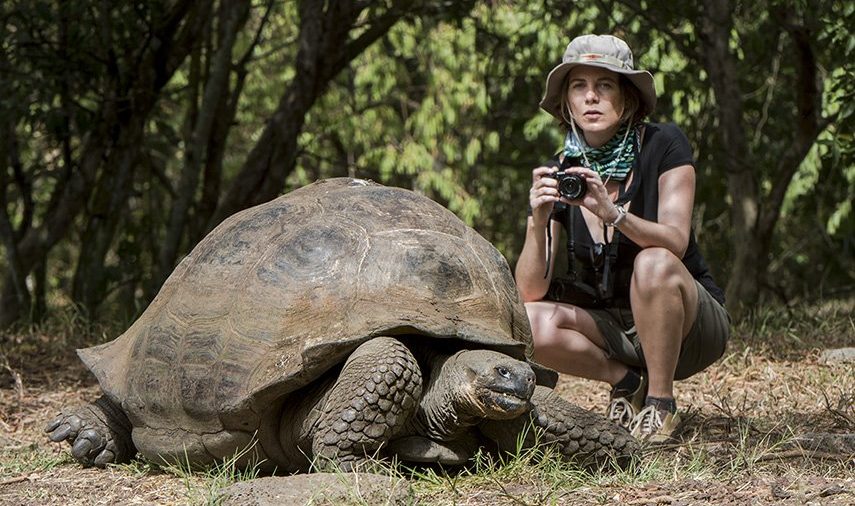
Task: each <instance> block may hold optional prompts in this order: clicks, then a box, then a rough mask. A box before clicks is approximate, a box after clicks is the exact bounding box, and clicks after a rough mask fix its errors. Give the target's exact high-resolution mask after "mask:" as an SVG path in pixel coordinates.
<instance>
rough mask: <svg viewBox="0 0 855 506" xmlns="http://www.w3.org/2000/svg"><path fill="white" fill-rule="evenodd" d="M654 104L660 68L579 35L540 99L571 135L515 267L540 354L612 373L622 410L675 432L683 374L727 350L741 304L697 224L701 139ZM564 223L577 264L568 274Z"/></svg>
mask: <svg viewBox="0 0 855 506" xmlns="http://www.w3.org/2000/svg"><path fill="white" fill-rule="evenodd" d="M655 104H656V92H655V89H654V85H653V76H652V75H651V74H650V73H649V72H647V71H643V70H634V69H633V58H632V52H631V51H630V49H629V47H628V46H627V44H626V43H625V42H624V41H622V40H620V39H618V38H616V37H613V36H609V35H584V36H581V37H577V38H575V39H573V41H572V42H570V44H569V45H568V46H567V50H566V51H565V52H564V57H563V59H562V63H561V64H559V65H558V66H556V67H555V68H554V69H552V71H551V72H550V73H549V76H548V78H547V83H546V92H545V94H544V97H543V100H542V101H541V103H540V106H541V107H542V108H543V109H544V110H546V111H547V112H549V113H550V114H552V115H553V116H555V117H556V118H557V119H558V120H559V121H560V122H561V124H562V126H564V127H566V128H567V137H566V140H565V146H564V150H563V152H562V154H561V155H560V156H559V159H558V160H557V161H556V162H555V163H552V164H548V165H546V166H541V167H537V168H535V169H534V170H533V171H532V186H531V192H530V200H529V202H530V205H531V216H530V217H529V218H528V223H527V230H526V238H525V244H524V246H523V250H522V253H521V254H520V258H519V261H518V263H517V267H516V280H517V283H518V286H519V289H520V293H521V295H522V297H523V301H524V302H525V303H526V310H527V312H528V317H529V320H530V322H531V327H532V332H533V334H534V345H535V352H534V356H535V359H536V360H537V361H539V362H541V363H543V364H545V365H547V366H550V367H553V368H555V369H557V370H558V371H561V372H563V373H567V374H572V375H575V376H581V377H584V378H590V379H595V380H599V381H604V382H608V383H609V384H610V385H611V386H612V390H611V396H610V404H609V409H608V416H609V418H611V419H612V420H614V421H615V422H616V423H619V424H621V425H623V426H625V427H627V428H628V429H630V431H631V432H632V433H633V435H635V436H636V437H639V438H641V439H645V440H648V441H651V442H664V441H668V440H669V439H671V437H672V436H673V434H674V433H675V430H676V429H677V427H678V425H679V423H680V417H679V415H678V413H677V405H676V402H675V400H674V380H679V379H683V378H687V377H689V376H691V375H693V374H695V373H697V372H699V371H701V370H703V369H704V368H706V367H707V366H708V365H710V364H711V363H713V362H714V361H715V360H717V359H718V358H719V357H721V355H722V354H723V353H724V349H725V345H726V342H727V339H728V335H729V323H730V317H729V315H728V314H727V311H725V309H724V306H723V304H724V296H723V293H722V291H721V289H720V288H719V287H718V286H716V284H715V282H714V281H713V279H712V276H711V275H710V273H709V269H708V267H707V265H706V263H705V262H704V260H703V257H702V256H701V254H700V252H699V251H698V247H697V245H696V243H695V238H694V234H693V232H692V229H691V223H692V206H693V204H694V198H695V169H694V166H693V165H694V161H693V158H692V151H691V147H690V146H689V143H688V140H687V139H686V137H685V135H684V134H683V133H682V132H681V131H680V130H679V128H677V127H676V126H675V125H673V124H656V123H644V122H643V121H642V120H643V118H644V117H645V116H646V115H647V114H649V113H650V112H652V111H653V108H654V106H655ZM558 164H561V168H562V171H561V172H559V173H557V172H556V171H557V167H556V165H558ZM571 175H572V176H579V177H581V180H580V181H581V182H582V183H584V184H581V185H576V186H584V189H585V193H584V194H583V195H582V196H578V197H577V196H575V195H573V194H572V191H573V190H575V189H576V188H574V185H573V182H572V181H571V179H572V178H571V177H568V176H571ZM580 181H577V183H578V182H580ZM562 195H563V196H562ZM568 197H569V198H568ZM571 199H573V200H571ZM560 227H564V230H565V232H566V233H567V237H568V260H569V262H568V263H569V269H568V277H567V278H563V279H556V278H554V277H553V275H552V274H553V268H554V263H555V260H554V259H555V257H556V253H557V248H558V245H557V242H558V241H552V240H551V239H552V237H558V232H559V231H560Z"/></svg>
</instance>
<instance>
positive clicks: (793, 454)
mask: <svg viewBox="0 0 855 506" xmlns="http://www.w3.org/2000/svg"><path fill="white" fill-rule="evenodd" d="M799 457H807V458H814V459H828V460H848V459H850V458H853V456H852V455H844V454H842V453H831V452H809V451H804V450H787V451H783V452H775V453H767V454H765V455H761V456H759V457H757V461H758V462H762V461H766V460H778V459H780V460H783V459H795V458H799Z"/></svg>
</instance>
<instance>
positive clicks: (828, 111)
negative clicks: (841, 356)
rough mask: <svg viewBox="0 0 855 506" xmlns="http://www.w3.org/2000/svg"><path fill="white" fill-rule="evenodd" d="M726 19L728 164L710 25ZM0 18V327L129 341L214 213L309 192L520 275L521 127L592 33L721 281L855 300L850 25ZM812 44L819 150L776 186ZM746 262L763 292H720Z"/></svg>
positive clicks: (310, 9) (247, 8)
mask: <svg viewBox="0 0 855 506" xmlns="http://www.w3.org/2000/svg"><path fill="white" fill-rule="evenodd" d="M720 5H728V6H730V7H731V8H730V9H729V10H727V15H728V18H727V19H726V21H727V22H728V23H730V26H731V28H730V31H729V32H727V33H726V35H727V37H728V41H727V42H728V44H729V46H728V53H727V54H728V57H730V58H731V60H732V63H733V64H734V65H735V68H736V70H737V73H736V75H737V79H736V81H737V82H736V83H734V84H735V85H736V89H737V90H738V92H739V93H738V95H739V103H740V106H739V107H740V109H739V111H738V118H737V119H738V123H739V129H741V130H740V131H741V132H743V134H742V135H741V139H743V140H744V144H745V147H744V150H743V151H741V159H738V160H735V161H734V160H733V159H732V156H733V153H734V150H733V149H732V148H733V145H732V144H729V143H728V142H729V141H726V139H727V137H726V136H725V135H724V133H723V132H724V131H725V126H726V125H725V124H724V123H723V121H724V120H723V118H724V117H725V116H723V115H722V112H723V110H725V109H727V108H728V107H729V105H728V104H725V103H723V102H722V95H721V94H720V93H719V92H718V91H716V87H715V80H714V79H713V78H714V77H715V76H716V74H715V71H714V69H713V67H712V66H713V65H714V64H715V63H717V60H715V59H714V58H713V59H711V58H710V57H709V54H708V52H709V51H710V47H711V44H712V42H711V36H710V33H709V30H708V28H709V27H708V25H705V23H706V22H707V21H708V19H709V17H710V16H711V13H712V11H713V10H714V8H716V6H720ZM0 19H2V23H0V37H2V39H0V40H2V42H0V49H2V51H0V72H2V73H3V79H2V80H0V239H2V247H0V258H2V265H3V266H4V267H5V269H4V271H5V273H4V279H3V280H2V287H0V290H1V291H2V293H0V296H2V301H3V304H2V308H0V325H8V324H9V323H11V322H12V321H15V320H18V321H20V320H38V319H40V318H42V317H44V315H45V314H47V313H49V312H52V311H56V310H57V309H58V308H62V307H68V306H73V307H76V308H79V310H80V312H81V313H82V314H85V315H86V316H87V317H88V318H93V319H101V318H106V319H109V320H110V321H115V320H126V321H127V320H130V319H132V318H133V317H134V316H135V315H136V314H138V313H139V312H140V311H141V310H142V309H143V308H145V307H146V305H147V304H148V302H149V301H150V300H151V299H152V298H153V296H154V295H155V294H156V293H157V290H158V289H159V287H160V285H161V283H162V282H163V281H164V280H165V279H166V277H167V276H168V274H169V273H170V272H171V270H172V268H173V267H174V266H175V265H176V263H177V262H178V261H180V259H181V257H182V256H183V255H185V254H186V253H187V252H189V251H190V250H191V249H192V247H193V246H194V245H195V244H196V243H197V242H198V241H199V240H200V239H201V238H202V237H203V236H204V234H205V233H206V232H207V231H209V230H210V229H211V228H212V227H213V226H215V225H216V224H217V223H219V221H220V220H221V219H222V218H223V217H224V216H226V215H228V214H230V213H231V212H234V211H236V210H239V209H241V208H244V207H248V206H250V205H253V204H255V203H258V202H260V201H263V200H266V199H269V198H272V197H273V196H275V195H277V194H279V193H281V192H284V191H288V190H290V189H293V188H295V187H297V186H300V185H303V184H306V183H308V182H310V181H313V180H315V179H317V178H320V177H333V176H355V177H364V178H370V179H374V180H378V181H381V182H383V183H387V184H392V185H397V186H403V187H407V188H411V189H413V190H415V191H417V192H420V193H424V194H426V195H428V196H430V197H431V198H434V199H435V200H437V201H439V202H441V203H442V204H444V205H446V206H447V207H448V208H449V209H451V210H452V211H453V212H455V213H457V214H458V216H460V217H461V218H462V219H463V220H464V221H466V222H467V223H469V224H470V225H472V226H473V227H475V228H476V229H477V230H478V231H479V232H481V233H482V234H483V235H485V236H486V237H487V238H488V239H489V240H490V241H491V242H493V243H494V244H495V245H496V246H497V247H498V248H499V249H500V251H501V252H502V253H503V254H504V255H505V256H506V258H508V260H509V262H510V263H511V264H512V265H513V263H514V262H515V260H516V256H517V255H518V253H519V251H520V249H521V246H522V240H523V237H524V235H523V231H524V223H525V219H526V209H527V193H528V189H529V184H530V183H529V181H530V170H531V169H532V168H533V167H535V166H536V165H537V164H539V163H540V162H542V161H544V160H546V159H548V158H549V157H550V156H551V155H552V154H553V153H554V152H555V150H556V149H557V148H558V146H559V145H560V142H561V136H562V132H561V131H560V130H559V129H558V128H557V127H556V124H555V121H554V120H553V119H552V118H551V117H550V116H549V115H548V114H546V113H544V112H542V111H540V110H539V109H538V108H537V103H538V101H539V99H540V97H541V94H542V90H543V85H544V81H545V75H546V73H547V71H548V70H549V69H550V68H551V67H552V66H553V65H554V64H555V63H556V62H557V61H559V58H560V55H561V52H562V51H563V48H564V45H565V44H566V42H567V41H569V39H570V37H571V36H572V35H575V34H580V33H585V32H596V33H615V34H617V35H619V36H622V37H624V38H625V39H627V40H628V42H629V43H630V45H631V47H633V49H634V51H635V55H636V62H637V65H638V66H639V67H641V68H646V69H649V70H651V71H652V72H653V73H654V75H655V76H656V86H657V89H658V90H659V106H658V108H657V111H656V113H655V115H654V116H653V117H652V118H651V119H652V120H654V121H675V122H676V123H677V124H678V125H679V126H680V127H681V128H682V129H683V130H684V131H685V132H686V133H687V135H688V137H689V139H690V141H691V143H692V145H693V147H694V149H695V154H696V159H697V171H698V188H697V198H696V207H695V209H696V214H695V219H694V225H695V230H696V233H697V235H698V238H699V241H700V243H701V247H702V250H703V251H704V254H705V256H706V257H707V260H708V263H710V264H711V266H712V268H713V272H714V274H715V276H716V278H717V279H718V280H719V282H720V284H724V283H725V281H727V280H730V281H731V282H733V281H734V278H736V281H739V282H744V283H749V284H753V285H756V288H758V289H762V290H763V292H762V294H767V295H768V294H774V296H776V297H779V298H782V299H784V300H787V301H790V300H793V299H797V298H800V297H808V298H809V297H816V296H818V295H821V296H837V295H841V294H842V295H845V294H846V293H847V292H849V291H851V289H852V287H853V281H852V280H853V277H855V271H853V262H852V261H851V260H852V258H853V254H852V251H853V247H855V245H853V242H852V241H853V239H852V238H853V237H855V218H853V210H852V204H851V203H852V201H853V200H854V199H853V197H855V157H854V156H853V153H855V145H854V144H853V138H852V137H853V121H855V114H853V113H855V105H853V104H855V100H853V98H855V88H853V86H855V85H853V82H855V79H853V78H855V71H853V67H852V65H851V63H850V62H851V61H852V60H853V56H855V43H853V42H852V38H851V36H849V31H848V27H849V26H852V24H853V22H855V7H853V6H852V5H849V4H848V3H846V2H842V1H831V0H825V1H822V2H815V3H812V4H811V5H810V6H808V5H807V4H805V3H804V2H800V1H796V0H764V1H762V2H754V3H750V2H742V1H737V0H733V1H731V2H729V1H726V0H705V1H703V2H694V3H692V2H685V3H680V4H679V5H676V6H675V5H670V4H668V5H665V4H657V3H654V2H643V1H633V0H623V1H606V0H601V1H597V2H590V3H587V4H584V6H583V4H581V3H578V2H554V1H551V0H541V1H537V2H474V1H470V2H445V1H441V0H435V1H423V2H421V1H420V2H417V1H411V0H387V1H384V2H373V3H372V2H358V1H341V2H313V1H309V0H304V1H299V2H276V1H274V0H265V1H260V2H255V3H249V2H225V1H214V0H209V1H206V2H189V1H187V0H146V1H143V2H117V3H115V5H111V6H110V8H109V9H107V8H103V7H102V6H99V5H92V3H91V2H85V1H79V0H71V1H67V2H48V1H45V0H38V1H20V0H13V1H10V2H5V3H3V5H2V6H0ZM705 20H707V21H705ZM804 34H807V35H805V36H806V37H807V41H808V44H806V45H805V44H804V41H803V40H801V39H799V37H801V36H802V35H804ZM800 41H801V43H802V45H801V46H800V45H799V44H800ZM805 47H808V48H809V52H810V54H812V55H813V56H814V57H815V59H816V65H815V67H814V70H816V72H817V79H816V82H817V84H818V85H819V86H820V91H821V109H820V113H819V114H818V118H819V123H818V126H819V128H818V130H817V132H816V134H815V138H814V139H809V140H808V141H805V142H807V143H808V144H807V147H808V148H809V149H806V150H805V153H806V154H805V155H804V156H801V157H800V158H799V156H794V157H792V158H793V160H795V161H794V162H793V163H791V164H790V165H789V166H786V167H785V166H782V165H781V164H780V163H779V162H780V160H781V159H782V158H786V157H785V156H784V154H785V153H787V150H788V149H790V148H791V146H793V145H794V144H797V143H795V142H794V141H793V138H794V137H793V135H794V131H795V130H796V128H795V125H796V123H797V122H796V119H798V114H799V112H798V109H797V105H798V104H799V100H800V95H799V92H798V90H799V89H800V88H799V86H800V83H801V82H802V81H800V79H801V77H800V76H802V75H803V74H804V68H803V67H800V66H799V60H798V59H797V58H796V57H795V56H794V55H797V54H801V53H799V51H802V52H804V50H805ZM705 51H707V53H705ZM718 63H720V62H718ZM740 164H741V165H740ZM736 166H744V167H747V168H748V169H749V170H750V174H751V178H750V180H749V182H750V183H751V184H753V185H756V187H757V191H756V192H755V193H753V194H751V195H749V197H750V198H751V199H753V200H754V202H755V204H756V206H757V207H758V208H759V209H760V217H761V219H760V220H758V221H757V222H756V223H752V222H750V220H748V221H745V223H744V224H742V222H740V221H739V216H738V215H735V214H734V213H733V211H734V209H736V206H734V199H735V198H737V197H736V196H735V192H736V191H737V190H738V189H739V185H738V184H737V183H736V179H735V178H734V171H735V167H736ZM787 167H792V168H793V170H792V171H790V170H789V168H787ZM778 186H780V187H781V188H783V189H784V190H785V191H784V193H783V197H782V198H781V200H780V202H777V201H776V198H777V197H776V195H777V194H776V187H778ZM764 226H765V228H764ZM743 232H745V233H746V234H747V236H744V235H740V234H742V233H743ZM752 234H753V235H752ZM767 236H768V237H767ZM741 237H758V238H760V239H758V240H757V242H756V243H755V242H752V243H751V244H748V243H747V242H746V243H745V244H743V242H744V241H743V240H741V239H739V238H741ZM752 241H753V239H752ZM752 248H753V249H752ZM746 253H747V254H746ZM746 261H749V262H751V263H752V264H753V266H754V268H755V269H756V270H757V272H758V276H757V278H756V279H754V278H753V277H752V276H739V275H731V274H732V273H733V272H742V271H741V270H740V269H741V267H740V266H739V265H741V264H740V262H746ZM737 264H739V265H737ZM743 278H744V279H743ZM752 300H753V299H752Z"/></svg>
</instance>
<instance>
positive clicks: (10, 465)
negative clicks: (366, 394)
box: [0, 299, 855, 505]
mask: <svg viewBox="0 0 855 506" xmlns="http://www.w3.org/2000/svg"><path fill="white" fill-rule="evenodd" d="M853 314H855V299H853V300H847V301H833V302H826V303H821V304H814V305H811V306H798V307H790V308H786V307H767V308H761V309H758V310H756V311H754V312H753V313H752V315H750V316H749V318H747V319H746V320H744V321H742V322H740V323H739V324H737V325H735V326H734V337H733V340H732V342H731V344H730V346H729V349H728V351H727V353H726V355H725V357H723V358H722V359H721V360H720V361H719V362H717V363H716V364H715V365H713V366H712V367H711V368H710V369H708V370H707V371H705V372H703V373H701V374H699V375H697V376H695V377H693V378H691V379H689V380H687V381H685V382H680V383H679V384H678V386H677V389H678V391H677V393H678V404H679V405H680V409H681V411H682V413H683V414H684V416H683V418H684V420H685V421H686V423H685V431H684V433H683V436H682V440H681V441H680V443H679V444H675V445H671V446H668V447H660V448H657V449H648V450H646V451H645V452H644V455H643V456H642V457H641V458H640V459H638V460H636V461H635V462H633V463H632V465H631V466H630V467H629V468H628V469H626V470H622V471H617V472H615V471H613V470H602V471H601V470H595V471H588V470H584V469H581V468H579V467H578V466H575V465H573V464H571V463H566V462H562V461H560V459H558V458H557V457H556V456H555V455H554V454H552V453H551V452H550V451H549V450H548V449H544V448H533V449H527V450H518V451H517V452H516V453H515V454H514V455H512V456H510V457H506V458H498V457H496V456H493V455H491V454H489V453H487V452H480V453H478V454H477V455H476V457H475V458H474V459H473V460H472V462H471V463H470V464H469V465H468V466H466V467H464V468H462V469H454V470H443V469H440V468H408V467H404V466H395V465H388V464H383V463H379V462H375V466H374V468H373V469H374V471H378V470H379V472H381V473H382V474H384V475H386V476H389V477H390V479H392V480H397V479H404V478H405V479H406V480H407V481H408V482H409V484H410V486H411V488H412V490H413V493H414V495H415V498H416V499H417V500H418V502H419V503H420V504H438V505H443V504H455V505H466V504H508V505H524V504H613V503H618V502H621V503H629V504H633V503H635V504H648V503H669V502H670V503H675V502H680V501H682V502H684V503H689V504H698V503H709V504H726V503H727V504H729V503H731V502H744V503H756V504H766V503H774V502H777V501H779V500H782V499H788V500H793V499H797V500H799V501H801V502H806V501H809V500H813V501H819V502H822V503H823V504H825V503H829V504H851V503H853V502H855V494H853V490H855V479H853V474H852V471H853V468H855V455H848V456H847V455H844V454H839V455H834V452H833V451H832V450H833V449H828V448H824V449H821V450H819V451H814V450H813V449H811V448H809V447H807V446H806V445H805V444H804V438H805V437H806V435H809V434H811V433H821V434H824V433H827V434H838V435H840V434H852V433H855V407H853V399H855V365H853V364H852V363H849V364H833V365H829V364H825V363H823V362H822V361H820V360H819V357H820V354H821V352H822V350H824V349H827V348H839V347H844V346H852V345H853V343H855V321H853ZM113 335H117V333H115V332H112V331H108V330H104V329H95V330H93V327H91V326H89V325H86V324H84V323H83V322H81V321H79V319H74V318H73V317H69V318H68V319H66V320H65V321H60V322H52V323H48V324H45V325H42V326H40V327H37V328H32V329H25V330H22V331H18V332H16V333H14V334H13V335H6V336H5V337H4V336H0V504H21V503H27V502H30V503H32V502H35V503H49V502H55V503H62V504H66V503H68V504H111V503H116V502H124V503H131V504H132V503H134V502H136V503H141V504H152V503H154V504H218V503H219V501H220V500H221V492H222V490H223V489H225V488H226V487H228V486H229V485H231V484H233V483H237V482H241V481H245V480H250V479H255V478H256V477H257V476H258V472H257V466H250V467H249V468H248V470H241V469H240V467H239V466H238V465H237V462H238V460H239V459H240V457H241V455H240V454H239V455H236V456H235V457H234V458H232V459H228V460H226V461H225V462H223V463H221V464H219V465H216V466H210V467H207V468H201V469H199V468H195V467H193V466H190V465H189V464H187V463H186V462H185V463H183V464H173V465H163V466H159V465H154V464H151V463H146V462H144V461H142V460H135V461H133V462H131V463H130V464H125V465H121V466H112V467H111V468H109V469H107V470H93V469H86V470H84V469H81V468H80V467H79V466H77V465H76V464H75V463H73V461H72V459H71V458H70V456H69V454H68V451H67V447H66V446H59V445H53V444H49V443H47V442H46V440H45V437H44V435H43V434H42V433H41V427H42V425H43V424H44V423H45V421H46V420H48V419H50V417H52V416H53V414H54V413H55V412H56V411H57V410H58V409H59V408H60V407H61V406H63V405H67V404H72V403H77V402H83V401H85V400H91V399H92V398H94V397H96V396H97V387H96V386H95V385H94V383H93V382H92V379H91V377H90V376H89V374H88V373H87V372H86V371H85V370H83V368H82V367H81V366H80V364H79V362H78V361H77V360H76V358H75V357H74V356H73V352H72V351H71V349H72V348H73V347H79V346H85V345H87V344H90V343H91V344H94V343H98V342H103V341H105V340H107V339H109V336H113ZM558 392H559V394H560V395H562V396H564V397H566V398H569V399H571V400H573V401H574V402H576V403H578V404H580V405H582V406H584V407H587V408H589V409H594V410H600V409H602V406H604V405H605V403H606V396H607V391H606V389H605V388H604V387H602V386H601V385H596V384H593V383H590V382H585V381H584V380H578V379H574V378H568V377H562V379H561V382H560V383H559V386H558ZM336 476H337V479H338V480H339V481H340V482H341V484H342V486H344V487H345V488H347V487H350V492H349V493H348V495H347V500H346V503H348V504H376V503H383V502H384V501H386V502H389V500H390V498H391V496H389V495H387V496H385V497H386V499H382V498H381V499H380V500H374V501H373V502H368V501H367V500H366V499H365V497H367V496H365V495H364V493H363V492H364V490H362V489H360V486H359V484H358V482H356V481H355V478H354V476H353V475H351V474H349V473H338V474H337V475H336ZM315 499H316V500H315ZM375 499H376V498H375ZM313 501H314V503H321V504H322V503H324V500H323V498H322V497H321V496H320V495H318V496H317V497H316V498H314V499H313Z"/></svg>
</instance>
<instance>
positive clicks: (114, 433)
mask: <svg viewBox="0 0 855 506" xmlns="http://www.w3.org/2000/svg"><path fill="white" fill-rule="evenodd" d="M45 432H47V433H48V437H49V438H50V440H51V441H53V442H60V441H64V440H65V441H68V444H69V445H71V455H72V456H73V457H74V458H75V460H77V461H78V462H80V463H81V464H83V466H84V467H89V466H96V467H104V466H106V465H107V464H114V463H115V464H118V463H122V462H127V461H129V460H130V459H131V457H133V456H134V454H136V452H137V449H136V448H135V447H134V443H133V441H132V440H131V422H130V421H129V420H128V417H127V416H126V415H125V413H124V411H122V408H120V407H119V406H117V405H116V404H115V403H114V402H113V401H111V400H110V399H108V398H107V396H106V395H102V396H101V397H99V398H98V399H97V400H96V401H95V402H92V403H89V404H84V405H83V406H78V407H76V408H72V409H64V410H62V413H60V414H59V416H57V417H56V418H54V419H53V420H51V421H50V422H49V423H48V424H47V426H45Z"/></svg>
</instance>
